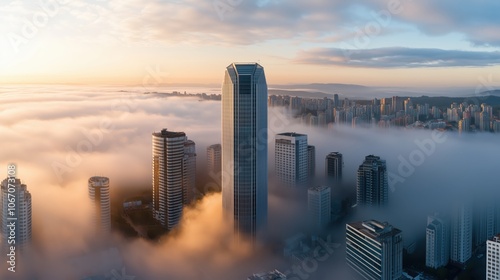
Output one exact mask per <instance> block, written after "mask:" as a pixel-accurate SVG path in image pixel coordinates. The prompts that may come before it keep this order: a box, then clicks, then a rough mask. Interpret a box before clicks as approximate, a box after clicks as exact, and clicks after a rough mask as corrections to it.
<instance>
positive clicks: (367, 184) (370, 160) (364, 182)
mask: <svg viewBox="0 0 500 280" xmlns="http://www.w3.org/2000/svg"><path fill="white" fill-rule="evenodd" d="M388 187H389V185H388V180H387V167H386V164H385V160H381V159H380V157H377V156H374V155H369V156H367V157H366V158H365V161H364V162H363V164H361V165H360V166H359V168H358V177H357V183H356V191H357V194H356V197H357V203H358V205H367V206H381V205H385V204H386V203H387V200H388Z"/></svg>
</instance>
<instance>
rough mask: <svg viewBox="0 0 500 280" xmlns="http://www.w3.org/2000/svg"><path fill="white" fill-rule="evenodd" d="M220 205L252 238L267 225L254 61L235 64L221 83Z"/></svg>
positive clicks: (263, 118)
mask: <svg viewBox="0 0 500 280" xmlns="http://www.w3.org/2000/svg"><path fill="white" fill-rule="evenodd" d="M222 173H223V174H224V176H223V177H222V206H223V210H224V214H225V217H226V218H227V220H228V222H230V223H231V224H232V225H233V227H234V230H235V237H236V241H237V242H238V241H239V240H240V237H241V236H242V235H246V236H248V237H250V239H251V240H252V241H255V240H256V237H258V235H259V233H261V232H262V230H263V228H264V227H265V225H266V223H267V178H268V175H267V83H266V77H265V74H264V68H262V66H260V65H259V64H257V63H233V64H231V65H229V66H228V67H227V68H226V72H225V76H224V84H223V86H222Z"/></svg>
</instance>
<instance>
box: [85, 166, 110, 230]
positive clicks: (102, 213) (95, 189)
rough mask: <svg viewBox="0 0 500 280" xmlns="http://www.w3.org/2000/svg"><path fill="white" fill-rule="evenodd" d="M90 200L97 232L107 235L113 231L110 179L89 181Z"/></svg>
mask: <svg viewBox="0 0 500 280" xmlns="http://www.w3.org/2000/svg"><path fill="white" fill-rule="evenodd" d="M88 189H89V198H90V201H91V203H92V211H93V213H92V216H93V220H94V226H95V228H94V229H95V232H96V233H97V234H105V233H109V232H110V231H111V202H110V197H109V178H107V177H99V176H94V177H90V179H89V181H88Z"/></svg>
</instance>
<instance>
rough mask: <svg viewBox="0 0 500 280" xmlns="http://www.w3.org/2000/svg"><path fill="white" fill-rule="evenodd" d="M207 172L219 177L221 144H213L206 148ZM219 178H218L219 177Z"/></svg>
mask: <svg viewBox="0 0 500 280" xmlns="http://www.w3.org/2000/svg"><path fill="white" fill-rule="evenodd" d="M207 166H208V174H213V175H214V176H218V177H220V171H221V167H222V165H221V145H220V144H214V145H210V146H208V148H207ZM219 180H220V178H219Z"/></svg>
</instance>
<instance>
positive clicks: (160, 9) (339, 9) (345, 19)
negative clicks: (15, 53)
mask: <svg viewBox="0 0 500 280" xmlns="http://www.w3.org/2000/svg"><path fill="white" fill-rule="evenodd" d="M394 1H395V2H396V3H398V4H399V5H398V7H399V9H395V10H391V9H390V8H389V7H390V6H391V5H392V4H391V3H393V2H394ZM394 1H382V0H377V1H367V0H366V1H361V2H356V3H355V4H353V3H351V2H346V1H340V0H334V1H328V0H314V1H307V2H297V1H279V0H268V1H260V2H259V1H228V0H210V1H198V0H187V1H162V0H151V1H139V0H126V1H120V0H111V1H108V2H103V1H82V0H68V1H56V0H46V1H42V4H45V6H47V7H49V6H50V5H53V3H62V4H56V5H57V7H59V9H57V11H58V13H57V14H55V15H54V16H51V15H50V14H49V18H48V20H49V21H50V22H49V23H47V25H54V26H56V28H55V29H56V30H59V31H61V30H66V31H69V30H70V29H73V28H74V27H75V26H78V29H79V31H83V32H81V33H84V34H85V33H86V32H85V31H86V30H87V31H88V30H92V31H97V32H94V33H97V34H101V33H103V32H104V33H106V34H107V35H111V36H115V37H117V38H120V39H130V40H132V41H156V40H160V41H167V42H170V43H178V42H193V43H204V44H221V43H227V44H254V43H258V42H263V41H268V40H276V39H303V40H308V39H309V40H315V41H316V40H318V38H324V39H325V41H326V42H328V41H331V40H332V38H340V39H341V40H343V39H345V38H346V36H345V34H346V32H349V31H352V30H353V28H354V27H356V26H361V27H362V26H364V25H365V24H366V23H367V22H369V21H374V20H375V17H374V15H375V14H377V13H380V12H381V11H384V12H390V18H391V20H390V22H389V26H387V27H388V28H387V29H386V30H385V31H390V33H398V32H404V31H407V30H408V28H402V26H403V25H404V24H406V25H407V27H408V25H409V26H413V27H414V28H416V29H418V30H420V31H422V32H424V33H426V34H428V35H444V34H448V33H456V32H458V33H461V34H463V35H465V37H466V38H467V40H469V41H470V42H472V43H476V44H481V45H496V46H498V45H499V44H500V35H499V34H498V32H495V30H498V28H500V21H499V20H498V17H497V15H496V14H495V11H497V10H499V9H500V4H499V3H498V1H494V0H482V1H480V2H470V3H461V4H460V5H458V4H457V3H456V2H454V1H451V0H446V1H439V2H436V1H430V0H425V1H408V0H394ZM43 6H44V5H41V6H40V5H37V4H36V3H35V1H25V2H21V1H12V2H11V3H9V4H7V5H5V6H4V7H1V8H0V13H6V14H8V17H4V19H3V21H2V22H3V23H4V24H5V25H7V26H10V27H11V28H14V27H15V26H14V25H13V24H14V23H17V24H21V23H24V22H25V21H26V20H28V21H33V19H32V18H31V16H32V14H34V13H37V12H43V9H41V7H43ZM393 11H397V12H393ZM18 29H20V27H19V26H18ZM13 30H15V29H13ZM18 31H19V30H18ZM67 35H69V34H67ZM79 35H81V34H73V35H71V36H76V37H78V36H79ZM94 35H95V34H94Z"/></svg>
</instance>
